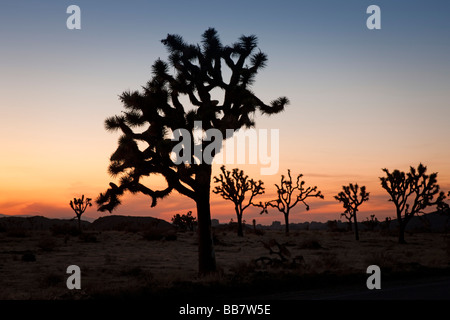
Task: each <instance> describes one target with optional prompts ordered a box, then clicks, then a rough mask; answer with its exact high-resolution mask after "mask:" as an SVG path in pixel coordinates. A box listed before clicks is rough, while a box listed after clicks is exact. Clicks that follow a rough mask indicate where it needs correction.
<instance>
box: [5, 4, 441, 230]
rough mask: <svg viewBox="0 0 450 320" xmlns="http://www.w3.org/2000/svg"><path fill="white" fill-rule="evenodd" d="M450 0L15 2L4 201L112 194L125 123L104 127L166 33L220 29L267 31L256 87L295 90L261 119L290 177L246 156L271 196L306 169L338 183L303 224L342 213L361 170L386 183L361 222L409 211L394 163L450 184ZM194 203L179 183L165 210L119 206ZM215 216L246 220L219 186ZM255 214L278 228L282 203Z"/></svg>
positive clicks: (43, 204)
mask: <svg viewBox="0 0 450 320" xmlns="http://www.w3.org/2000/svg"><path fill="white" fill-rule="evenodd" d="M71 4H76V5H78V6H79V7H80V8H81V27H82V29H81V30H68V29H67V28H66V19H67V18H68V16H69V15H68V14H67V13H66V9H67V7H68V6H69V5H71ZM371 4H377V5H379V6H380V8H381V26H382V28H381V30H368V29H367V28H366V19H367V18H368V17H369V15H368V14H367V13H366V9H367V7H368V6H369V5H371ZM448 12H450V2H448V1H445V0H443V1H425V0H422V1H407V0H397V1H377V0H373V1H364V0H345V1H331V0H330V1H320V0H311V1H300V0H298V1H261V0H258V1H212V0H209V1H189V2H187V1H170V2H167V1H166V2H163V1H126V2H125V1H98V0H96V1H78V0H75V1H60V0H58V1H56V0H55V1H45V2H44V1H20V0H19V1H14V2H12V1H11V3H8V4H5V3H4V2H2V4H0V41H1V53H0V55H1V59H0V96H1V102H0V147H1V150H2V153H1V158H0V213H2V214H39V215H44V216H48V217H71V216H72V215H73V212H72V211H71V209H70V207H69V205H68V203H69V201H70V199H72V198H73V197H75V196H77V197H78V196H81V194H85V195H86V196H89V197H92V198H96V197H97V195H98V194H99V193H100V192H103V191H105V190H106V188H107V187H108V183H109V182H110V181H112V179H111V178H110V177H109V176H108V174H107V166H108V163H109V161H108V159H109V156H110V155H111V153H112V152H113V151H114V150H115V148H116V143H117V139H118V136H119V135H118V134H111V133H108V132H106V131H105V130H104V126H103V123H104V120H105V118H107V117H109V116H111V115H115V114H118V113H120V112H121V110H122V106H121V104H120V102H119V100H118V95H120V94H121V93H122V92H123V91H126V90H139V89H140V88H141V86H142V85H144V84H145V83H146V82H147V81H148V80H149V79H150V76H151V75H150V70H151V65H152V63H153V62H154V61H155V60H156V59H157V58H158V57H161V58H162V59H163V60H164V59H166V57H167V53H166V52H165V49H164V47H163V46H162V44H161V43H160V40H161V39H163V38H165V36H166V35H167V34H168V33H176V34H180V35H182V36H183V37H184V38H185V40H186V41H188V42H191V43H197V42H199V41H200V35H201V34H202V33H203V31H204V30H206V29H207V28H208V27H214V28H216V29H217V30H218V32H219V34H220V37H221V40H222V42H223V43H224V44H231V43H233V42H234V41H236V39H237V38H238V37H239V36H241V35H242V34H245V35H250V34H255V35H257V36H258V38H259V47H260V49H261V50H262V51H263V52H265V53H267V55H268V57H269V61H268V66H267V67H266V68H265V69H264V70H262V71H261V73H260V74H259V76H258V77H257V79H256V83H255V85H254V92H255V93H256V94H257V95H258V96H259V97H261V98H262V99H263V100H265V101H267V102H269V101H270V100H271V99H274V98H277V97H279V96H287V97H288V98H289V99H290V101H291V104H290V106H289V107H288V108H287V109H286V111H285V112H284V113H282V114H279V115H275V116H272V117H270V118H267V117H263V116H261V115H260V114H256V116H255V118H256V122H257V128H268V129H270V128H275V129H279V130H280V168H279V173H278V174H277V175H274V176H260V175H259V167H258V166H255V165H246V166H240V167H242V168H243V169H244V170H245V171H246V172H247V173H248V174H249V175H250V176H251V177H253V178H255V179H263V180H264V182H265V186H266V195H265V196H264V197H261V200H264V199H265V200H267V199H269V198H271V197H272V196H273V195H274V192H275V188H274V186H273V184H274V183H276V182H278V181H279V179H280V175H281V174H285V173H286V170H287V169H288V168H290V169H291V171H292V173H293V174H294V175H296V174H298V173H303V174H304V179H305V181H306V182H307V184H310V185H317V186H318V187H319V189H320V190H322V192H323V193H324V195H325V199H324V200H317V201H312V202H311V210H310V211H309V212H307V213H306V212H305V209H304V207H302V206H300V205H299V206H298V207H296V209H295V210H294V211H293V212H292V213H291V219H290V220H291V222H301V221H312V220H315V221H326V220H328V219H339V214H340V212H342V209H341V207H340V205H339V204H338V203H337V202H336V201H335V200H334V198H333V196H334V195H336V194H337V193H338V192H339V191H340V189H341V186H342V185H343V184H348V183H350V182H353V183H359V184H360V185H366V186H367V189H368V191H369V192H371V200H370V201H369V202H368V203H367V204H364V205H363V206H361V212H360V216H361V217H360V219H362V218H365V217H367V216H368V215H370V214H376V215H377V217H378V219H383V218H384V217H386V216H391V217H393V216H394V212H393V205H392V204H391V203H389V202H387V196H386V194H385V192H384V190H382V188H381V186H380V183H379V179H378V177H379V176H381V175H382V172H381V168H384V167H386V168H389V169H401V170H407V169H408V168H409V166H410V165H413V166H417V165H418V164H419V162H422V163H424V164H425V165H427V166H428V168H429V170H430V171H432V172H439V175H438V181H439V184H440V185H441V188H442V189H444V190H449V189H450V161H449V158H450V157H449V156H450V148H449V145H450V142H449V137H450V126H449V125H448V121H449V119H450V59H449V57H450V37H449V34H450V19H448ZM230 168H231V166H230ZM218 170H219V166H215V168H214V171H213V174H217V173H218ZM194 208H195V205H194V202H193V201H192V200H190V199H187V198H184V197H181V196H179V195H178V194H176V193H174V194H172V195H171V197H170V198H169V199H166V200H163V201H160V202H159V205H158V206H157V207H156V208H153V209H150V207H149V199H148V198H146V197H142V196H127V197H126V198H125V199H124V204H123V205H122V206H121V207H119V209H118V210H117V211H115V213H116V214H125V215H149V216H154V217H160V218H163V219H166V220H170V217H171V216H172V215H173V214H175V213H185V212H186V211H188V210H193V211H194V212H195V210H194ZM105 214H108V213H98V212H96V210H95V208H91V209H89V210H88V211H87V212H86V213H85V215H86V216H89V217H93V218H96V217H99V216H102V215H105ZM212 215H213V218H218V219H220V220H221V221H222V222H226V221H229V220H230V219H231V218H234V219H235V217H234V212H233V206H232V204H231V203H229V202H226V201H224V200H221V199H220V198H218V197H217V196H214V197H213V199H212ZM253 218H256V219H257V221H258V222H260V223H265V224H266V223H270V222H271V221H273V220H282V215H281V214H280V213H278V212H276V211H272V212H270V214H269V215H267V216H260V215H259V214H258V210H256V209H249V211H248V212H246V217H245V219H246V220H247V221H249V222H250V221H251V220H252V219H253Z"/></svg>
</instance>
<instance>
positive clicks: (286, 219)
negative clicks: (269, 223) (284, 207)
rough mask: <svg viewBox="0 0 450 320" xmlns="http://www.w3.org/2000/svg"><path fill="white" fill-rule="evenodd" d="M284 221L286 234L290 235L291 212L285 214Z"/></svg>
mask: <svg viewBox="0 0 450 320" xmlns="http://www.w3.org/2000/svg"><path fill="white" fill-rule="evenodd" d="M284 223H285V224H286V235H287V236H288V235H289V212H286V213H285V214H284Z"/></svg>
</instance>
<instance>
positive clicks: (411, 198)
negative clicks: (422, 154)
mask: <svg viewBox="0 0 450 320" xmlns="http://www.w3.org/2000/svg"><path fill="white" fill-rule="evenodd" d="M383 172H384V173H386V177H380V180H381V186H382V187H383V188H384V189H385V190H386V191H387V192H388V193H389V195H390V197H391V199H389V201H392V202H393V203H394V205H395V209H396V214H397V221H398V224H399V236H398V242H399V243H405V228H406V225H407V224H408V222H409V221H410V220H411V218H412V217H414V215H417V214H419V213H423V210H424V209H426V208H427V207H430V206H434V205H436V206H437V208H438V209H439V208H441V207H443V206H445V203H444V200H445V198H446V197H445V194H444V192H442V191H439V189H440V187H439V185H438V184H437V173H432V174H430V175H428V174H426V172H427V167H426V166H424V165H423V164H422V163H420V164H419V166H418V167H417V169H416V168H414V167H410V169H409V172H408V173H405V172H403V171H400V170H397V169H396V170H394V171H393V172H389V170H388V169H386V168H385V169H383Z"/></svg>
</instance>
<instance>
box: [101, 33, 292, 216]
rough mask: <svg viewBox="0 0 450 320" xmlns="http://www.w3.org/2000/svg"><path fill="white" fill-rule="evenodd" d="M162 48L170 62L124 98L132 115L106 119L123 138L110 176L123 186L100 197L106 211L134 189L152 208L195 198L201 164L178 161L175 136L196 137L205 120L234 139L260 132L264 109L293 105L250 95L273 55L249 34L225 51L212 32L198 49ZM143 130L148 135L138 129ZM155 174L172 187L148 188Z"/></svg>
mask: <svg viewBox="0 0 450 320" xmlns="http://www.w3.org/2000/svg"><path fill="white" fill-rule="evenodd" d="M162 43H163V45H164V46H165V47H166V48H167V50H168V52H169V58H168V60H169V62H168V63H167V62H164V61H162V60H160V59H158V60H156V61H155V63H154V64H153V66H152V75H153V76H152V79H151V80H150V81H149V82H148V83H147V84H146V85H145V86H144V87H143V90H142V92H139V91H133V92H130V91H127V92H124V93H123V94H122V95H121V96H120V100H121V101H122V103H123V105H124V108H125V111H124V112H123V114H121V115H116V116H113V117H110V118H108V119H107V120H106V121H105V127H106V129H107V130H109V131H121V132H122V136H121V137H120V139H119V143H118V144H119V145H118V148H117V150H116V151H115V152H114V153H113V154H112V156H111V158H110V161H111V163H110V166H109V173H110V174H111V175H112V176H114V177H118V178H119V181H120V183H119V185H116V184H114V183H110V188H109V189H108V190H107V191H106V193H104V194H100V196H99V197H98V199H97V203H98V205H99V210H100V211H105V210H108V211H110V212H111V211H112V210H113V209H114V208H115V207H116V206H117V205H119V204H120V199H119V197H120V196H121V195H122V194H123V193H124V192H125V191H127V190H128V191H130V192H132V193H137V192H141V193H143V194H146V195H148V196H150V197H151V198H152V202H151V205H152V206H155V205H156V201H157V199H159V198H164V197H165V196H167V195H168V194H170V193H171V191H172V190H174V189H175V190H176V191H178V192H179V193H181V194H183V195H186V196H188V197H190V198H192V199H194V200H195V199H196V196H197V195H196V190H197V187H198V185H197V182H196V180H195V179H194V177H195V174H196V172H197V170H198V168H199V166H200V165H199V164H196V162H195V160H194V158H193V156H192V159H191V160H192V161H188V162H189V163H181V164H175V163H174V161H173V160H172V159H171V151H172V150H173V147H174V146H175V145H176V144H177V143H178V142H176V141H172V140H171V139H170V133H171V132H173V131H174V130H176V129H187V130H188V131H189V132H193V130H194V129H195V128H194V122H195V121H201V123H202V128H203V130H207V129H210V128H215V129H218V130H220V132H221V133H222V134H223V136H224V137H226V136H225V134H226V129H233V130H238V129H240V128H242V127H246V128H249V127H252V126H253V125H254V121H253V119H252V115H253V113H254V112H255V111H256V110H259V111H260V112H261V113H263V114H275V113H278V112H280V111H282V110H283V109H284V107H285V106H286V105H287V104H288V99H287V98H285V97H281V98H278V99H276V100H273V101H272V102H271V103H270V104H269V105H266V104H265V103H263V102H262V101H261V100H260V99H259V98H258V97H256V96H255V94H254V93H253V92H252V91H251V89H250V87H251V85H252V83H253V81H254V79H255V76H256V74H257V72H258V71H259V70H260V69H262V68H263V67H264V66H265V65H266V62H267V56H266V55H265V54H264V53H262V52H261V51H259V50H258V48H257V38H256V36H242V37H240V38H239V40H238V41H237V42H236V43H234V44H232V45H230V46H224V45H222V43H221V41H220V39H219V37H218V35H217V32H216V30H215V29H212V28H210V29H208V30H206V31H205V32H204V33H203V35H202V42H201V44H198V45H191V44H187V43H186V42H184V40H183V38H182V37H180V36H178V35H171V34H169V35H168V36H167V38H166V39H164V40H162ZM223 66H226V67H227V68H228V69H229V70H230V74H231V75H230V78H229V79H228V80H225V79H224V78H223V76H222V67H223ZM170 70H174V72H173V74H172V73H171V72H170ZM216 88H218V89H221V90H222V92H223V94H224V96H223V101H222V102H221V103H220V102H219V101H217V100H212V98H211V91H212V90H213V89H216ZM183 96H186V97H188V98H189V101H190V104H191V105H192V106H193V107H194V108H193V109H192V108H190V109H191V110H187V109H186V108H185V106H184V105H183V104H182V102H181V101H182V99H181V98H182V97H183ZM138 128H140V132H137V131H133V129H138ZM203 144H205V142H203ZM152 174H159V175H162V176H163V177H164V178H165V180H166V181H167V187H166V188H163V189H162V190H154V189H152V188H149V187H147V186H145V185H144V184H142V182H141V178H142V177H146V176H150V175H152Z"/></svg>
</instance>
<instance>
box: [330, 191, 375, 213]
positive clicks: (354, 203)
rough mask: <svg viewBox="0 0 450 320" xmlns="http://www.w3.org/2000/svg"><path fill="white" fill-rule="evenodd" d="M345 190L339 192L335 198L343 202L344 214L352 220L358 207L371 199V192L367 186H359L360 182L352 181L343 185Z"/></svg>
mask: <svg viewBox="0 0 450 320" xmlns="http://www.w3.org/2000/svg"><path fill="white" fill-rule="evenodd" d="M342 189H343V191H341V192H339V194H338V195H337V196H335V197H334V198H335V199H336V200H337V201H339V202H342V206H343V207H344V209H345V211H344V213H343V214H342V215H343V216H345V217H346V218H347V219H348V220H350V219H351V218H352V217H353V215H354V214H356V212H357V211H358V207H359V206H360V205H361V204H362V203H363V202H364V201H367V200H369V192H367V191H366V187H365V186H361V188H360V187H359V186H358V184H357V183H356V184H352V183H350V184H349V185H348V186H342Z"/></svg>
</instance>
